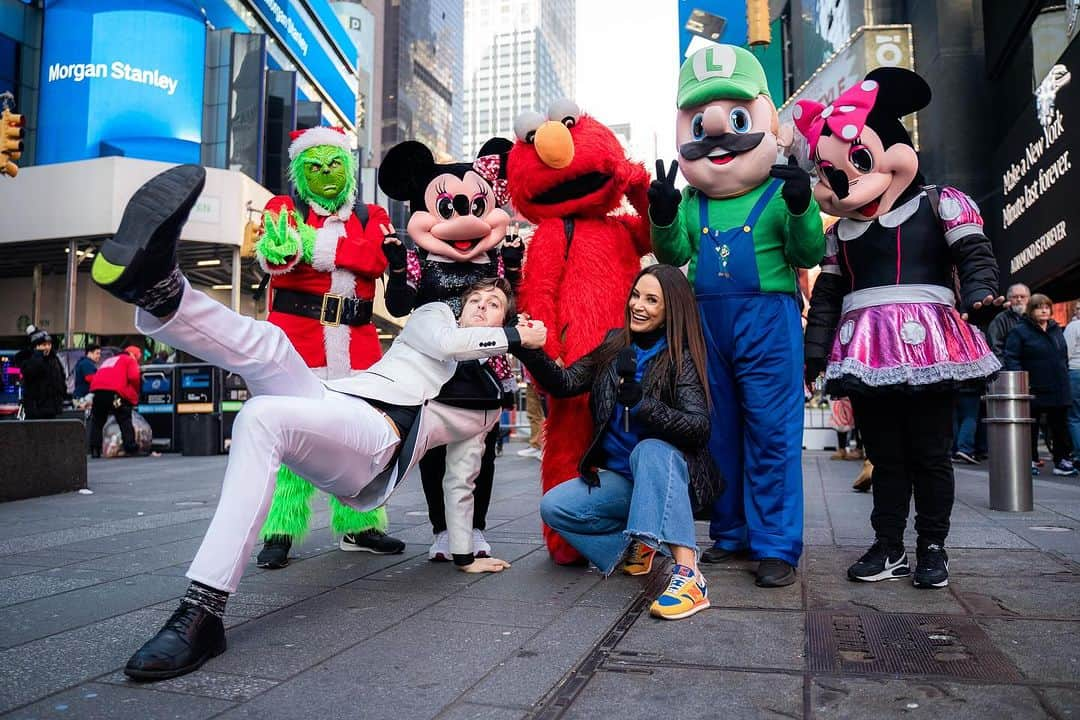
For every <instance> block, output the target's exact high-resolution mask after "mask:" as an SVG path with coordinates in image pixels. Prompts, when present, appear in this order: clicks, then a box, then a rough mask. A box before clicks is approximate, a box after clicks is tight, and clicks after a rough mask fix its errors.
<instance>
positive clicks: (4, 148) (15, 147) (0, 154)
mask: <svg viewBox="0 0 1080 720" xmlns="http://www.w3.org/2000/svg"><path fill="white" fill-rule="evenodd" d="M22 128H23V116H22V115H19V114H18V113H13V112H11V111H10V110H4V111H3V112H2V113H0V175H10V176H11V177H15V176H16V175H18V173H19V166H18V165H16V164H15V161H16V160H18V159H19V158H20V157H22V149H23V144H22V137H23V129H22Z"/></svg>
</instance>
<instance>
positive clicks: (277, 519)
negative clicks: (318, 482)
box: [259, 465, 315, 541]
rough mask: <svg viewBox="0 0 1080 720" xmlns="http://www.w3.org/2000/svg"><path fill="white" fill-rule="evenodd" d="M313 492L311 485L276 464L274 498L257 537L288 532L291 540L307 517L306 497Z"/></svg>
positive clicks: (302, 532) (299, 535)
mask: <svg viewBox="0 0 1080 720" xmlns="http://www.w3.org/2000/svg"><path fill="white" fill-rule="evenodd" d="M314 494H315V486H314V485H312V484H311V483H309V482H308V481H307V480H305V479H304V478H302V477H300V476H299V475H297V474H296V473H294V472H293V471H292V470H290V469H289V468H287V467H285V466H284V465H282V466H281V467H280V468H278V475H277V487H276V488H274V499H273V500H272V502H271V503H270V513H269V514H268V515H267V516H266V522H265V523H263V528H262V532H261V533H259V537H260V538H261V539H263V540H266V539H267V538H269V537H270V536H271V535H288V536H289V537H291V538H292V539H293V540H294V541H296V540H299V539H300V538H302V537H303V536H304V535H305V534H306V533H307V530H308V520H309V519H310V518H311V507H310V506H309V504H308V501H309V500H310V499H311V496H312V495H314Z"/></svg>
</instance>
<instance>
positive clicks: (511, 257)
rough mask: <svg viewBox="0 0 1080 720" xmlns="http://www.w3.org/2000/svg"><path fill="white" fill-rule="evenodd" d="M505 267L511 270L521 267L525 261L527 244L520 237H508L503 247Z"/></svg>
mask: <svg viewBox="0 0 1080 720" xmlns="http://www.w3.org/2000/svg"><path fill="white" fill-rule="evenodd" d="M502 259H503V265H505V266H506V267H507V268H509V269H510V270H517V269H518V268H520V267H521V261H522V260H524V259H525V243H524V242H523V241H522V239H521V236H520V235H513V234H511V235H507V236H506V238H505V239H504V240H503V246H502Z"/></svg>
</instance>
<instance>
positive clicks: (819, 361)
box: [805, 357, 828, 387]
mask: <svg viewBox="0 0 1080 720" xmlns="http://www.w3.org/2000/svg"><path fill="white" fill-rule="evenodd" d="M826 365H828V363H827V362H825V358H817V357H808V358H806V365H805V369H806V373H805V378H806V384H807V385H809V386H810V387H813V386H814V381H815V380H817V379H818V376H819V375H821V373H823V372H825V367H826Z"/></svg>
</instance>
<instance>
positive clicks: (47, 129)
mask: <svg viewBox="0 0 1080 720" xmlns="http://www.w3.org/2000/svg"><path fill="white" fill-rule="evenodd" d="M44 17H45V19H44V25H45V29H44V35H43V47H42V59H41V85H40V87H41V99H40V104H39V120H38V140H37V143H38V144H37V161H38V162H39V163H41V164H46V163H55V162H67V161H71V160H83V159H86V158H94V157H102V156H107V155H125V156H130V157H137V158H144V159H149V160H162V161H167V162H199V143H200V142H201V138H202V100H203V65H204V64H205V48H206V38H205V34H206V30H205V24H204V21H203V18H202V15H201V14H200V13H199V11H198V8H197V7H196V6H195V4H193V3H190V2H184V1H183V0H142V1H141V2H132V1H131V0H46V3H45V16H44Z"/></svg>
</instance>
